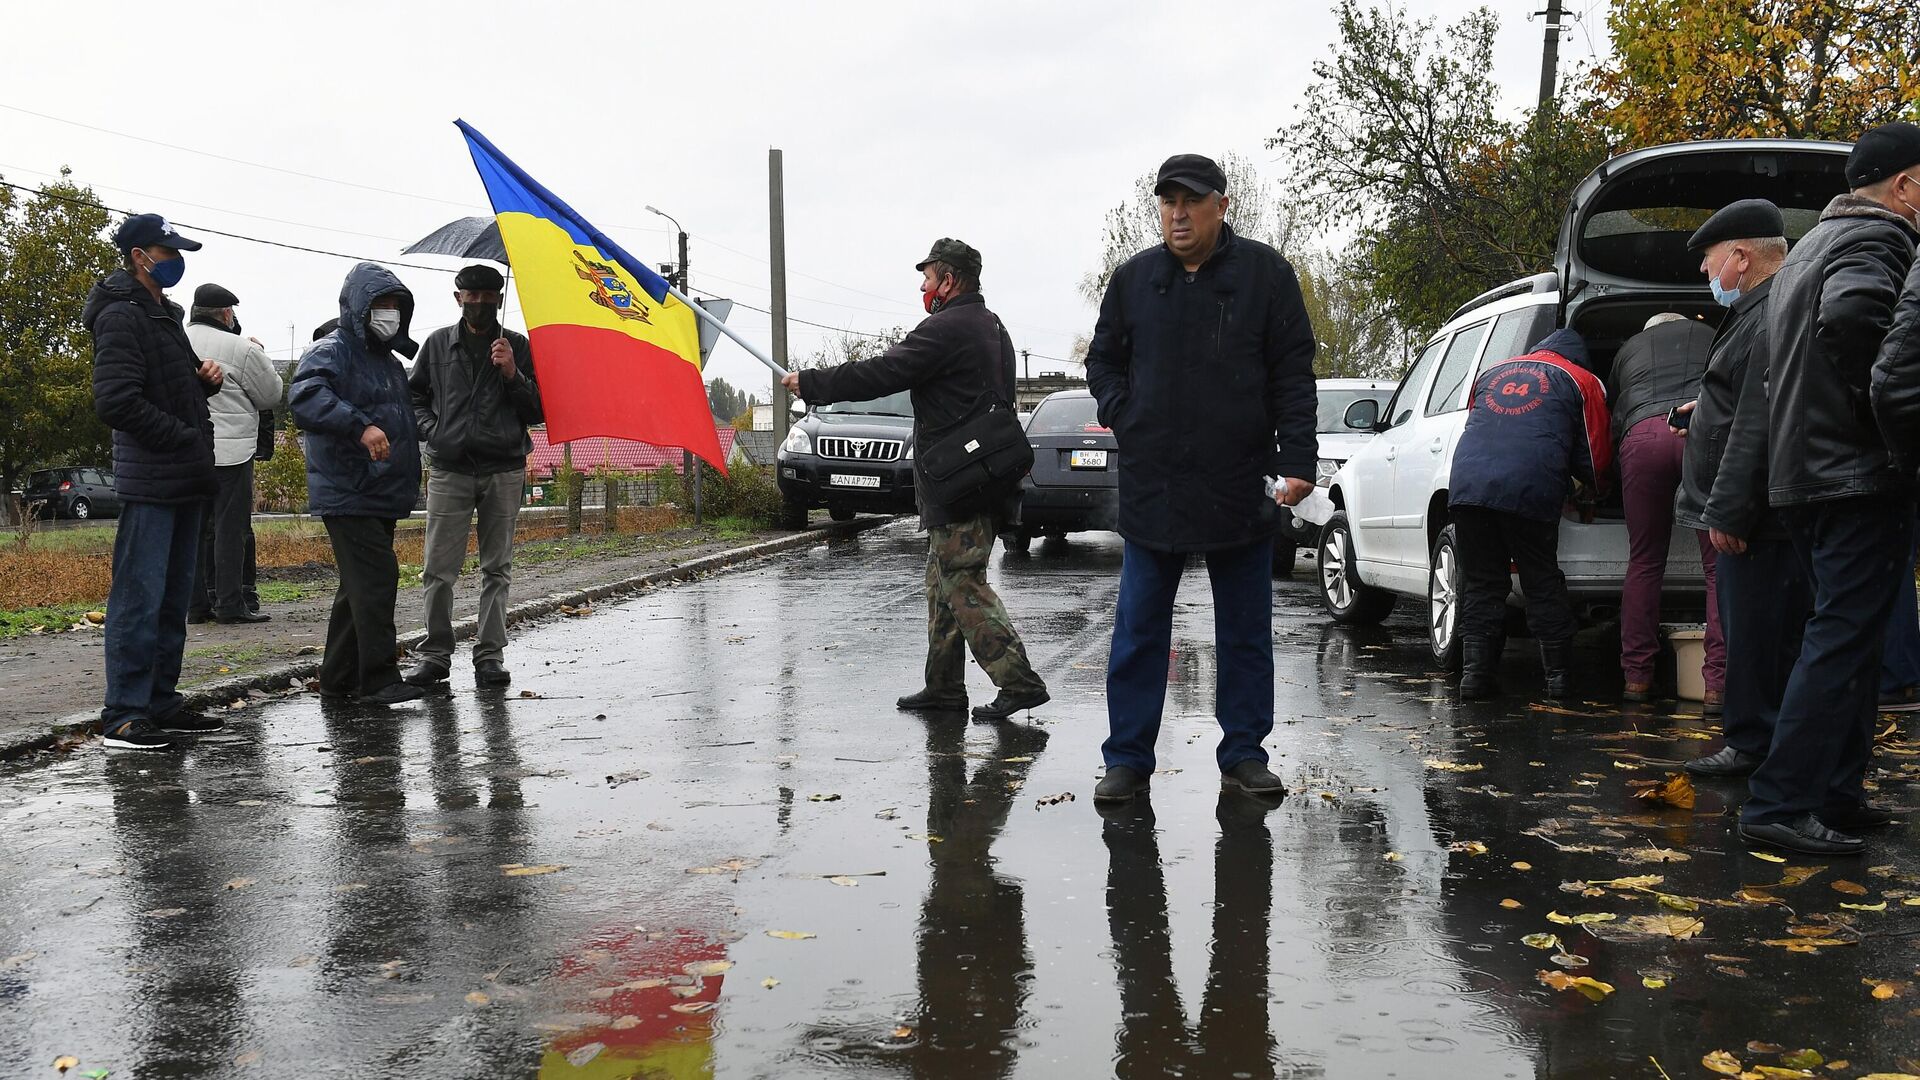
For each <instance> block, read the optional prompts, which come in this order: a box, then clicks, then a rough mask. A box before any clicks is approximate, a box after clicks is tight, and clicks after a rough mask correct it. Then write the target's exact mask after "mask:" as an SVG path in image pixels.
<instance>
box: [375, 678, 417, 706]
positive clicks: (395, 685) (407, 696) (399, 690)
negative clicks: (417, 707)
mask: <svg viewBox="0 0 1920 1080" xmlns="http://www.w3.org/2000/svg"><path fill="white" fill-rule="evenodd" d="M426 696H427V692H426V691H425V690H422V689H421V688H419V687H418V686H414V685H412V684H411V683H407V682H390V683H388V684H387V685H385V686H383V687H381V688H380V689H378V690H375V691H374V692H373V693H371V694H361V695H360V700H361V701H362V702H364V703H366V704H368V705H398V704H400V703H401V702H403V701H418V700H420V699H421V698H423V697H426Z"/></svg>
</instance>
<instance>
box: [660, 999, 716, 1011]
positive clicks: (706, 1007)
mask: <svg viewBox="0 0 1920 1080" xmlns="http://www.w3.org/2000/svg"><path fill="white" fill-rule="evenodd" d="M713 1007H714V1003H713V1002H711V1001H682V1002H679V1003H678V1004H675V1005H671V1006H669V1008H671V1009H672V1010H673V1011H674V1012H677V1013H703V1012H712V1011H713Z"/></svg>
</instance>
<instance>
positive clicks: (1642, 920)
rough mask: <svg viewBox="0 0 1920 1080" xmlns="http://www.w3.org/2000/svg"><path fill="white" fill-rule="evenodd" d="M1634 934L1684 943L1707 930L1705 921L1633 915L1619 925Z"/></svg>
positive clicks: (1684, 917) (1677, 917) (1666, 916)
mask: <svg viewBox="0 0 1920 1080" xmlns="http://www.w3.org/2000/svg"><path fill="white" fill-rule="evenodd" d="M1621 925H1622V927H1623V928H1624V929H1627V930H1630V931H1632V932H1633V933H1636V934H1652V935H1654V936H1656V937H1670V938H1674V939H1676V940H1679V941H1685V940H1687V939H1688V938H1690V937H1693V936H1694V935H1695V934H1698V933H1699V932H1700V931H1702V930H1705V929H1706V928H1707V924H1706V922H1705V920H1702V919H1694V918H1689V917H1687V916H1685V915H1635V916H1633V917H1632V918H1630V919H1628V920H1627V921H1626V922H1625V923H1622V924H1621Z"/></svg>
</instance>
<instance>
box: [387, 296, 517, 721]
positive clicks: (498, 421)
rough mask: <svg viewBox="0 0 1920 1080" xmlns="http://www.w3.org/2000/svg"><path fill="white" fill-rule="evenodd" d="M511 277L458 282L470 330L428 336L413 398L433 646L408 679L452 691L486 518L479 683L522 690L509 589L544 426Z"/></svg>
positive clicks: (423, 649) (423, 650)
mask: <svg viewBox="0 0 1920 1080" xmlns="http://www.w3.org/2000/svg"><path fill="white" fill-rule="evenodd" d="M505 285H506V282H505V280H504V279H503V278H502V277H501V276H500V271H498V270H495V269H494V268H493V267H491V266H486V265H480V264H476V265H474V266H469V267H467V268H466V269H464V270H462V271H460V273H459V275H458V276H456V277H455V278H454V279H453V288H454V292H453V299H454V302H455V303H457V304H459V305H460V321H459V322H457V323H454V324H453V325H452V326H443V327H441V328H440V329H438V330H435V331H434V332H433V333H432V334H429V335H428V336H427V341H426V344H425V345H423V346H422V347H421V349H420V356H419V357H418V359H417V360H415V362H414V365H413V375H412V377H411V378H410V379H409V380H408V388H409V389H410V390H411V391H412V394H413V415H414V419H415V420H416V421H417V422H418V424H419V428H420V440H421V442H422V443H424V444H425V445H426V447H427V451H428V454H429V456H430V458H431V461H432V466H431V468H430V470H429V472H428V474H427V543H426V567H425V579H426V580H425V584H426V597H427V640H426V641H425V642H423V643H421V645H420V649H419V655H420V663H419V664H418V665H416V666H415V667H414V669H413V670H412V671H410V672H408V673H407V677H406V678H407V681H408V682H410V683H412V684H413V685H415V686H432V685H434V684H436V683H442V682H445V681H446V679H447V673H448V672H449V671H450V670H451V669H452V667H453V583H454V580H455V579H456V578H458V577H459V576H460V569H461V567H462V566H464V565H465V564H466V561H467V537H468V535H469V533H470V531H471V530H472V529H473V527H474V526H473V522H474V520H475V518H476V516H477V517H478V519H479V523H480V524H479V533H480V578H481V584H480V632H479V635H478V637H477V639H476V640H475V641H474V645H473V677H474V682H475V683H477V684H478V685H480V686H485V687H501V686H506V685H507V684H508V683H510V682H512V681H513V677H512V675H510V674H509V673H508V671H507V668H506V663H505V654H506V649H507V590H508V588H509V586H510V585H511V584H512V582H513V529H514V523H515V522H516V521H517V520H518V519H519V516H520V499H521V492H522V488H523V485H524V483H525V480H526V474H527V454H528V453H529V452H530V451H531V450H532V449H533V440H532V439H531V438H529V437H528V435H527V428H528V427H530V426H531V425H534V424H538V423H540V422H541V420H542V419H543V416H542V413H541V409H540V386H539V384H538V383H537V382H535V381H534V374H533V351H532V349H531V348H530V347H529V346H528V344H527V339H526V338H525V337H524V336H523V335H520V334H516V333H514V332H513V331H511V330H507V329H505V328H504V327H502V326H501V325H500V318H499V315H500V293H501V290H502V289H503V288H504V287H505Z"/></svg>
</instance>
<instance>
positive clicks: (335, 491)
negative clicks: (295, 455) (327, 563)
mask: <svg viewBox="0 0 1920 1080" xmlns="http://www.w3.org/2000/svg"><path fill="white" fill-rule="evenodd" d="M392 294H398V295H399V297H400V332H399V333H397V334H395V335H394V336H393V338H392V339H391V340H389V341H385V342H382V341H379V340H378V339H376V338H375V337H374V336H373V331H372V330H371V329H369V327H368V313H369V312H371V311H372V310H373V302H374V301H375V300H376V299H378V298H380V297H382V296H388V295H392ZM412 322H413V294H412V293H410V292H408V291H407V287H406V286H405V285H402V284H400V279H399V278H397V277H395V276H394V274H393V271H391V270H388V269H387V268H386V267H384V266H380V265H379V264H377V263H360V264H359V265H357V266H355V267H354V268H353V269H352V270H349V271H348V272H347V280H346V283H345V284H343V285H341V287H340V326H339V328H338V329H336V330H334V331H333V333H331V334H328V335H327V336H326V337H324V338H321V339H320V340H319V341H318V342H316V343H315V344H314V346H313V348H311V349H309V350H308V351H307V354H306V355H305V356H303V357H301V358H300V367H299V369H298V370H297V371H295V372H294V374H293V392H292V394H291V395H290V397H289V404H290V406H291V407H292V409H293V420H294V424H295V426H297V427H298V428H299V429H300V430H301V431H303V432H305V433H306V434H305V436H304V437H303V439H302V442H303V444H304V445H305V447H306V452H307V508H308V511H309V512H310V513H312V514H315V515H317V516H320V517H372V518H386V519H391V520H398V519H400V518H403V517H406V516H407V515H408V514H410V513H412V512H413V508H414V504H415V503H416V502H417V501H418V500H419V497H420V439H419V436H418V434H417V433H416V432H415V430H414V420H413V401H412V398H411V396H410V395H409V394H408V392H407V372H406V369H405V368H404V367H402V366H401V363H400V356H412V355H413V354H414V353H415V352H417V351H418V350H419V346H418V345H416V344H415V343H414V342H413V339H412V338H410V337H408V336H407V328H408V327H409V326H410V325H411V324H412ZM396 353H398V354H399V356H396V355H395V354H396ZM369 426H372V427H378V428H379V429H380V430H381V431H383V432H385V433H386V436H387V442H388V443H389V444H390V445H391V447H392V453H391V454H390V455H389V456H388V458H387V460H385V461H374V460H373V459H372V457H370V456H369V455H368V453H367V449H366V447H364V446H361V445H360V436H361V434H362V433H363V432H365V431H366V429H367V428H368V427H369Z"/></svg>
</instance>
